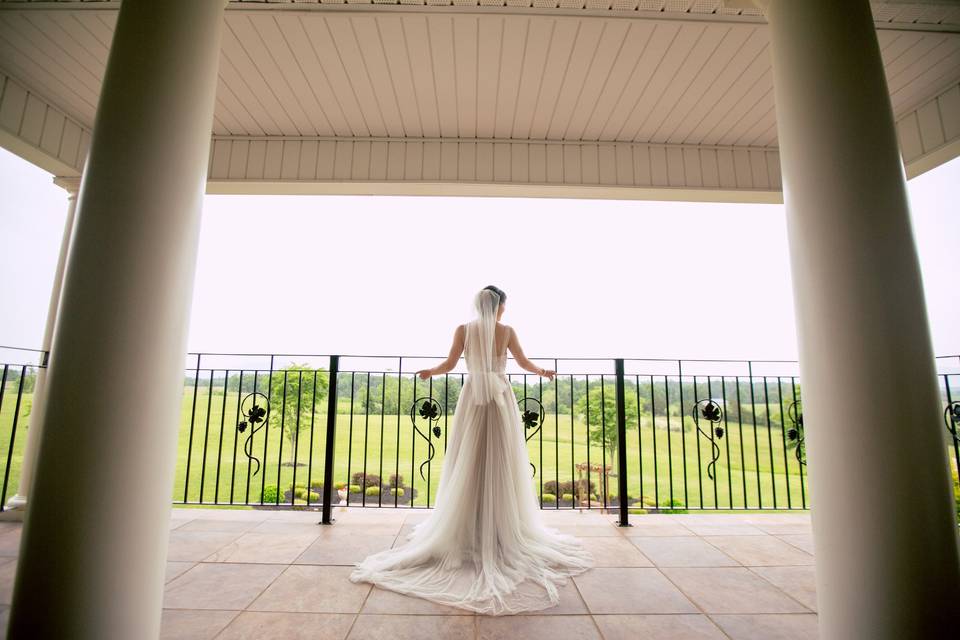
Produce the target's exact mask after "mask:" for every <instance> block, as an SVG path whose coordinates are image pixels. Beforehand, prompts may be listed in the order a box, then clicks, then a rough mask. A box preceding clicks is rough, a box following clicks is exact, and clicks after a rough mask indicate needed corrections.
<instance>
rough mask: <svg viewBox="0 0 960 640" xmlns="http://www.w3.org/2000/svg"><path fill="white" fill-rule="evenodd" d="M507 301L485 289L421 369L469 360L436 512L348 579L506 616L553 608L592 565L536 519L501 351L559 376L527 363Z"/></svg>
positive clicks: (572, 542) (572, 543)
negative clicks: (442, 352)
mask: <svg viewBox="0 0 960 640" xmlns="http://www.w3.org/2000/svg"><path fill="white" fill-rule="evenodd" d="M506 299H507V296H506V294H504V292H503V291H501V290H500V289H498V288H496V287H494V286H488V287H486V288H484V289H483V290H481V291H480V292H479V293H478V294H477V295H476V298H475V306H476V309H477V318H476V319H475V320H474V321H473V322H469V323H467V324H465V325H460V326H459V327H457V329H456V332H455V333H454V337H453V346H452V347H451V349H450V355H449V356H448V357H447V359H446V360H445V361H444V362H443V363H442V364H440V365H438V366H436V367H434V368H432V369H425V370H422V371H418V372H417V375H419V376H420V377H421V378H423V379H427V378H429V377H430V376H433V375H438V374H443V373H447V372H448V371H450V370H451V369H453V368H454V367H455V366H456V364H457V362H458V361H459V359H460V355H461V354H464V356H465V358H466V361H467V371H468V376H467V380H466V382H465V383H464V386H463V389H462V390H461V393H460V398H459V400H458V401H457V407H456V414H455V419H454V425H453V431H452V432H451V434H450V436H449V442H448V445H447V450H446V457H445V458H444V461H443V468H442V471H441V476H440V484H439V487H438V488H437V498H436V505H435V507H434V509H433V511H432V512H431V513H430V514H429V515H428V516H427V518H426V519H425V520H423V521H422V522H419V523H417V524H416V525H414V527H413V532H412V533H410V534H409V535H408V536H407V540H406V542H405V543H404V544H403V545H401V546H397V547H395V548H392V549H387V550H385V551H380V552H378V553H374V554H372V555H370V556H367V557H366V558H365V559H364V560H362V561H361V562H359V563H357V564H356V566H355V568H354V570H353V572H352V573H351V575H350V580H351V582H370V583H372V584H375V585H377V586H379V587H382V588H384V589H390V590H392V591H397V592H400V593H405V594H408V595H411V596H417V597H420V598H424V599H427V600H431V601H433V602H437V603H440V604H444V605H448V606H453V607H459V608H462V609H468V610H471V611H475V612H477V613H483V614H490V615H504V614H515V613H520V612H523V611H536V610H540V609H546V608H549V607H552V606H555V605H556V604H557V603H558V602H559V598H560V597H559V592H558V589H557V587H558V586H562V585H564V584H566V583H567V577H568V576H574V575H578V574H580V573H583V572H584V571H586V570H587V569H590V568H592V567H594V566H595V561H594V558H593V556H592V555H591V554H590V553H589V552H588V551H587V550H586V548H584V547H583V546H582V544H581V543H580V541H579V540H578V539H577V538H575V537H574V536H572V535H569V534H565V533H562V532H560V531H559V530H557V529H554V528H551V527H547V526H545V525H544V524H543V522H542V520H541V514H540V509H539V506H538V504H537V500H536V497H535V495H534V491H533V487H532V485H531V479H530V465H529V459H528V457H527V450H526V439H525V437H524V430H523V426H522V424H521V421H520V412H519V409H518V407H517V404H516V398H515V397H514V394H513V389H512V388H511V386H510V384H509V382H508V381H507V377H506V375H505V374H504V370H505V367H506V361H507V350H508V349H509V350H510V353H512V354H513V356H514V358H515V359H516V362H517V363H518V364H519V365H520V366H521V367H523V368H524V369H525V370H527V371H530V372H532V373H536V374H538V375H540V376H544V377H546V378H548V379H551V380H552V379H553V376H554V375H555V372H554V371H550V370H545V369H541V368H540V367H538V366H536V365H535V364H533V363H532V362H531V361H530V360H528V359H527V358H526V356H525V355H524V354H523V350H522V349H521V348H520V343H519V341H518V340H517V334H516V333H515V332H514V330H513V328H512V327H509V326H507V325H504V324H500V322H498V321H499V320H500V318H501V316H502V315H503V311H504V303H505V302H506Z"/></svg>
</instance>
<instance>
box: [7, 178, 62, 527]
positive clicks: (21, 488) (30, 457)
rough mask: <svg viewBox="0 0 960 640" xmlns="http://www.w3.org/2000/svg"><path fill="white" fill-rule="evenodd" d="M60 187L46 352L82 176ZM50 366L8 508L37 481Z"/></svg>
mask: <svg viewBox="0 0 960 640" xmlns="http://www.w3.org/2000/svg"><path fill="white" fill-rule="evenodd" d="M54 181H55V182H56V183H57V184H58V185H59V186H62V187H64V188H65V189H66V190H67V218H66V220H65V221H64V223H63V236H62V237H61V239H60V255H59V256H58V257H57V268H56V270H55V271H54V273H53V287H52V288H51V290H50V302H49V304H48V305H47V323H46V326H45V327H44V330H43V343H42V345H41V346H40V348H41V349H43V350H44V351H45V352H47V353H49V352H50V344H51V343H52V342H53V330H54V327H55V326H56V322H57V315H58V313H59V308H60V292H61V290H62V288H63V273H64V270H65V268H66V266H67V252H68V251H69V249H70V237H71V235H72V234H73V221H74V214H75V212H76V210H77V189H78V187H79V179H77V178H56V179H55V180H54ZM46 392H47V369H46V368H45V367H44V368H41V369H40V370H39V371H37V380H36V382H35V383H34V387H33V408H32V409H31V410H30V428H29V429H27V444H26V446H25V447H24V448H23V463H22V464H21V466H20V482H19V484H18V485H17V493H16V495H14V496H12V497H11V498H10V499H9V500H8V501H7V504H6V508H8V509H23V508H25V507H26V506H27V499H28V497H29V495H30V485H31V484H32V483H33V469H34V466H35V464H36V459H37V448H38V446H39V444H40V434H41V433H42V432H43V416H44V413H45V408H46Z"/></svg>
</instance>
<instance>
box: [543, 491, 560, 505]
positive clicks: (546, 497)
mask: <svg viewBox="0 0 960 640" xmlns="http://www.w3.org/2000/svg"><path fill="white" fill-rule="evenodd" d="M540 499H541V500H542V501H543V503H544V504H546V503H548V502H549V503H551V504H553V503H554V502H556V501H557V496H555V495H553V494H552V493H545V494H543V497H541V498H540Z"/></svg>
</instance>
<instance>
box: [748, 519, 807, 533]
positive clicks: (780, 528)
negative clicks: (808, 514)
mask: <svg viewBox="0 0 960 640" xmlns="http://www.w3.org/2000/svg"><path fill="white" fill-rule="evenodd" d="M755 526H756V527H757V528H758V529H761V530H762V531H764V532H765V533H769V534H772V535H775V536H780V535H794V534H807V535H813V527H812V526H811V525H810V523H809V522H806V523H796V524H778V523H776V522H772V523H766V522H758V523H757V524H756V525H755Z"/></svg>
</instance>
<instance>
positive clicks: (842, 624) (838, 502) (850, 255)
mask: <svg viewBox="0 0 960 640" xmlns="http://www.w3.org/2000/svg"><path fill="white" fill-rule="evenodd" d="M767 20H768V22H769V25H770V42H771V48H772V52H773V77H774V87H775V92H776V93H775V96H776V110H777V126H778V131H779V140H780V161H781V166H782V172H783V184H784V200H785V202H786V209H787V230H788V236H789V245H790V257H791V264H792V272H793V285H794V297H795V300H796V313H797V329H798V339H799V347H800V368H801V379H802V381H803V402H804V413H805V416H804V417H805V420H804V422H805V424H806V425H808V426H807V429H808V431H807V443H808V460H809V472H810V484H811V489H812V498H811V504H812V519H813V532H814V547H815V550H816V575H817V578H816V584H817V601H818V609H819V615H820V630H821V637H822V638H824V640H854V639H858V638H869V639H871V640H882V639H885V638H889V639H894V638H895V639H897V640H909V639H911V638H947V637H960V626H958V625H960V618H958V617H957V616H956V602H957V597H958V596H960V567H958V554H957V524H956V515H955V513H954V511H953V498H952V495H951V494H952V490H951V483H950V477H949V472H948V461H947V457H946V447H945V444H944V438H943V433H942V424H941V423H940V420H939V414H940V399H939V393H938V389H937V383H936V373H935V366H934V358H933V352H932V348H931V340H930V334H929V329H928V324H927V314H926V307H925V302H924V296H923V283H922V282H921V274H920V267H919V262H918V259H917V250H916V246H915V243H914V239H913V231H912V229H911V224H910V215H909V207H908V202H907V192H906V181H905V178H904V170H903V165H902V162H901V159H900V153H899V150H898V145H897V137H896V131H895V128H894V119H893V112H892V109H891V106H890V98H889V93H888V90H887V84H886V79H885V77H884V71H883V64H882V61H881V58H880V50H879V46H878V44H877V37H876V31H875V27H874V24H873V19H872V16H871V11H870V5H869V2H868V0H846V1H845V2H836V0H803V1H802V2H801V1H798V0H772V2H769V4H768V5H767Z"/></svg>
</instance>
